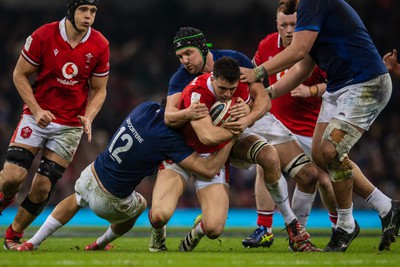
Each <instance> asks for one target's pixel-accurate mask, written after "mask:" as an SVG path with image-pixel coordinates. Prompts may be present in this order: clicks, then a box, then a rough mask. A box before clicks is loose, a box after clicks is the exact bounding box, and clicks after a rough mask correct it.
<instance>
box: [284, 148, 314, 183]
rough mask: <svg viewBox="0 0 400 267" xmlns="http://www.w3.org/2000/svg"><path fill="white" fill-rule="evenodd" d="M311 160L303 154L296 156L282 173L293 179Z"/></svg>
mask: <svg viewBox="0 0 400 267" xmlns="http://www.w3.org/2000/svg"><path fill="white" fill-rule="evenodd" d="M310 162H311V160H310V158H309V157H308V156H307V155H306V154H304V153H301V154H299V155H297V157H295V158H294V159H292V160H291V161H290V162H289V164H288V165H286V167H285V168H284V171H285V172H286V173H287V174H289V175H290V177H292V178H293V177H295V176H296V175H297V173H298V172H299V171H300V170H301V168H303V166H304V165H306V164H308V163H310Z"/></svg>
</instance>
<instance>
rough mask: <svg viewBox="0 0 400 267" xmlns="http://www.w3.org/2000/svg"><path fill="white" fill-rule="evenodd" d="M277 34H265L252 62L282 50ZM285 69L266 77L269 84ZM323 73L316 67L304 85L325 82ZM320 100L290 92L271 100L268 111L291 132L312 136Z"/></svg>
mask: <svg viewBox="0 0 400 267" xmlns="http://www.w3.org/2000/svg"><path fill="white" fill-rule="evenodd" d="M284 49H285V47H283V46H282V44H281V41H280V36H279V34H278V33H277V32H276V33H272V34H269V35H267V36H266V37H265V38H264V39H263V40H261V42H260V43H259V46H258V50H257V51H256V53H255V55H254V59H253V62H254V63H255V64H256V65H257V66H259V65H261V64H262V63H264V62H266V61H268V60H270V59H271V58H273V57H274V56H275V55H277V54H278V53H279V52H281V51H283V50H284ZM286 71H287V70H285V71H282V72H279V73H277V74H274V75H270V76H269V77H268V81H269V84H274V83H276V82H277V81H278V80H279V79H280V77H282V75H284V74H285V72H286ZM325 77H326V75H325V73H324V72H323V71H322V70H320V69H319V68H318V67H316V68H315V69H314V72H313V73H312V75H311V77H310V78H309V79H308V80H307V81H305V82H304V83H303V84H304V85H308V86H310V85H314V84H317V83H323V82H325ZM321 103H322V100H321V98H319V97H309V98H300V97H292V96H291V95H290V92H289V93H287V94H285V95H283V96H281V97H278V98H276V99H273V100H272V108H271V110H270V112H271V113H272V114H274V115H275V117H276V118H277V119H278V120H280V121H281V122H282V123H283V125H285V126H286V127H287V128H288V129H289V130H290V131H291V132H292V133H294V134H298V135H302V136H309V137H312V135H313V133H314V128H315V124H316V122H317V118H318V114H319V110H320V108H321Z"/></svg>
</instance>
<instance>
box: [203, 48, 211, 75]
mask: <svg viewBox="0 0 400 267" xmlns="http://www.w3.org/2000/svg"><path fill="white" fill-rule="evenodd" d="M213 68H214V57H213V55H212V54H211V51H210V52H208V54H207V57H206V65H205V66H204V68H203V70H202V72H203V73H210V72H212V70H213Z"/></svg>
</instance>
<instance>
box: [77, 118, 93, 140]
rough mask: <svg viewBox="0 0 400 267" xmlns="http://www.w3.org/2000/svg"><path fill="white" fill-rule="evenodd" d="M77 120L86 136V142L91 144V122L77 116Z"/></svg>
mask: <svg viewBox="0 0 400 267" xmlns="http://www.w3.org/2000/svg"><path fill="white" fill-rule="evenodd" d="M78 119H79V121H80V122H81V124H82V126H83V131H84V132H85V134H87V136H88V142H91V141H92V122H91V121H90V120H89V119H88V118H86V117H83V116H78Z"/></svg>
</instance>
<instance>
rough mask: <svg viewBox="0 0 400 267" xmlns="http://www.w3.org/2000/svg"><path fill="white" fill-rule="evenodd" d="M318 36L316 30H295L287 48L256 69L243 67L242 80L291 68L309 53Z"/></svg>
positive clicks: (257, 77)
mask: <svg viewBox="0 0 400 267" xmlns="http://www.w3.org/2000/svg"><path fill="white" fill-rule="evenodd" d="M317 36H318V32H316V31H299V32H295V33H294V35H293V41H292V43H291V45H289V46H288V47H287V48H286V49H285V50H283V51H282V52H280V53H279V54H277V55H276V56H274V57H273V58H271V59H270V60H268V61H266V62H264V63H263V64H261V65H260V66H258V67H256V68H254V69H246V68H241V73H242V74H241V76H240V80H241V81H242V82H248V83H250V82H254V81H256V80H260V79H262V78H265V77H267V76H268V75H272V74H275V73H278V72H280V71H283V70H285V69H289V68H290V67H291V66H293V65H294V64H296V63H297V62H299V61H301V60H302V59H303V58H305V57H306V55H308V53H309V52H310V50H311V48H312V46H313V45H314V42H315V40H316V39H317Z"/></svg>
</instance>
